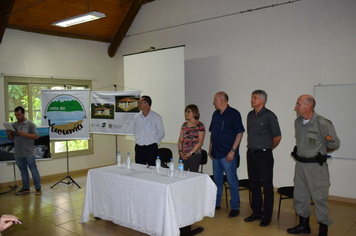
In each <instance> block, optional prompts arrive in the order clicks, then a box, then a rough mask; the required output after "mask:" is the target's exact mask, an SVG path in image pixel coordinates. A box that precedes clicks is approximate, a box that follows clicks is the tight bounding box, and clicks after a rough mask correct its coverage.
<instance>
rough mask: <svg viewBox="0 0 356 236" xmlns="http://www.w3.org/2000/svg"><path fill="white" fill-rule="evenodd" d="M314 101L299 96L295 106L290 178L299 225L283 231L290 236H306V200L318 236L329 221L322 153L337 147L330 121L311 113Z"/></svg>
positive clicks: (324, 159) (327, 181)
mask: <svg viewBox="0 0 356 236" xmlns="http://www.w3.org/2000/svg"><path fill="white" fill-rule="evenodd" d="M314 107H315V100H314V98H313V97H312V96H311V95H302V96H300V97H299V98H298V100H297V103H296V105H295V110H296V112H297V115H298V117H297V119H296V120H295V132H296V142H297V146H296V147H295V148H294V151H293V152H292V156H293V157H294V158H295V159H296V165H295V177H294V197H293V198H294V207H295V210H296V211H297V214H298V215H299V224H298V225H297V226H295V227H294V228H289V229H288V230H287V232H288V233H290V234H301V233H303V234H308V233H310V232H311V230H310V226H309V217H310V215H311V210H310V197H312V199H313V201H314V207H315V215H316V220H317V222H318V223H319V236H324V235H327V233H328V226H330V225H331V224H332V220H331V219H330V218H329V209H328V195H329V187H330V176H329V169H328V164H327V163H326V154H327V153H328V152H331V151H333V150H335V149H337V148H339V147H340V140H339V138H338V137H337V135H336V132H335V128H334V126H333V124H332V122H331V121H329V120H327V119H325V118H324V117H322V116H320V115H318V114H317V113H315V112H314Z"/></svg>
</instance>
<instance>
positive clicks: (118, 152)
mask: <svg viewBox="0 0 356 236" xmlns="http://www.w3.org/2000/svg"><path fill="white" fill-rule="evenodd" d="M116 165H117V167H120V166H121V154H120V151H117V155H116Z"/></svg>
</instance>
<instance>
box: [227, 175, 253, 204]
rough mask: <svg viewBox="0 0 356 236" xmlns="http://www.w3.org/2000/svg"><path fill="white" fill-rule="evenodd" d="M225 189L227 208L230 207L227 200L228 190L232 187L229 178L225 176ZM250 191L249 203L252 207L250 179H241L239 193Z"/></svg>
mask: <svg viewBox="0 0 356 236" xmlns="http://www.w3.org/2000/svg"><path fill="white" fill-rule="evenodd" d="M224 187H225V199H226V207H228V206H229V203H228V199H227V190H228V189H230V186H229V185H228V183H227V177H226V175H224ZM242 190H248V196H249V201H250V205H251V201H252V197H251V191H250V186H249V182H248V179H239V191H242Z"/></svg>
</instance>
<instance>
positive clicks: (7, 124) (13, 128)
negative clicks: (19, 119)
mask: <svg viewBox="0 0 356 236" xmlns="http://www.w3.org/2000/svg"><path fill="white" fill-rule="evenodd" d="M2 124H3V125H4V127H5V128H6V129H9V130H11V131H14V132H16V129H15V127H14V124H13V123H11V122H2Z"/></svg>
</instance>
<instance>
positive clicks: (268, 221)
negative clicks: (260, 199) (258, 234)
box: [260, 216, 271, 227]
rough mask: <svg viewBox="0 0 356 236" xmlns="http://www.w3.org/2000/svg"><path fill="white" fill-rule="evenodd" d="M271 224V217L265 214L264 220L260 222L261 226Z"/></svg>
mask: <svg viewBox="0 0 356 236" xmlns="http://www.w3.org/2000/svg"><path fill="white" fill-rule="evenodd" d="M269 224H271V218H269V217H267V216H263V217H262V220H261V223H260V226H261V227H265V226H268V225H269Z"/></svg>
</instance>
